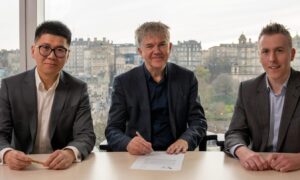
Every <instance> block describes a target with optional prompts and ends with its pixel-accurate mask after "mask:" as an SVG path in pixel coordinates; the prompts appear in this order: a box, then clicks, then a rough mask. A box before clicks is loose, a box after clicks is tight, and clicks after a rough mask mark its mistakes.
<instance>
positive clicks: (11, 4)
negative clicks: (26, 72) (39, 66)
mask: <svg viewBox="0 0 300 180" xmlns="http://www.w3.org/2000/svg"><path fill="white" fill-rule="evenodd" d="M0 17H1V18H0V24H1V28H0V39H1V40H0V80H1V79H3V78H5V77H8V76H11V75H14V74H17V73H19V72H20V64H21V63H20V51H19V0H11V1H3V3H1V6H0Z"/></svg>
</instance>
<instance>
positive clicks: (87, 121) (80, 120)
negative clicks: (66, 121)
mask: <svg viewBox="0 0 300 180" xmlns="http://www.w3.org/2000/svg"><path fill="white" fill-rule="evenodd" d="M95 139H96V136H95V133H94V128H93V121H92V116H91V107H90V103H89V96H88V92H87V85H86V84H84V85H83V87H82V89H81V94H80V100H79V105H78V109H77V111H76V114H75V121H74V124H73V140H72V141H71V142H69V143H68V146H74V147H76V148H77V149H78V150H79V152H80V153H81V156H82V159H84V158H86V157H87V155H88V154H89V153H90V152H91V151H92V150H93V148H94V145H95Z"/></svg>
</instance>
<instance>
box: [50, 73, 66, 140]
mask: <svg viewBox="0 0 300 180" xmlns="http://www.w3.org/2000/svg"><path fill="white" fill-rule="evenodd" d="M68 92H69V85H68V82H67V81H66V80H65V77H64V73H63V71H62V72H61V75H60V79H59V83H58V86H57V87H56V90H55V96H54V100H53V104H52V110H51V115H50V122H49V128H50V131H49V133H50V139H52V137H53V134H54V132H55V129H56V125H57V121H58V120H59V115H60V114H61V113H62V110H63V108H64V104H65V100H66V97H67V96H68Z"/></svg>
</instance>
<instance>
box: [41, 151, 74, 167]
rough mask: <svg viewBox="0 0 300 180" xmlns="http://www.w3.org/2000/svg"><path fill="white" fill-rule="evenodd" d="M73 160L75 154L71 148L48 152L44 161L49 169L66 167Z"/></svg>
mask: <svg viewBox="0 0 300 180" xmlns="http://www.w3.org/2000/svg"><path fill="white" fill-rule="evenodd" d="M74 160H75V154H74V152H73V151H72V150H71V149H64V150H56V151H54V152H53V153H52V154H50V156H49V158H48V159H47V161H46V162H45V166H47V167H49V169H56V170H58V169H67V168H68V167H70V166H71V165H72V163H73V161H74Z"/></svg>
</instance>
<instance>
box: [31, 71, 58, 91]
mask: <svg viewBox="0 0 300 180" xmlns="http://www.w3.org/2000/svg"><path fill="white" fill-rule="evenodd" d="M59 78H60V73H59V74H58V76H57V79H56V80H55V82H54V83H53V84H52V86H51V87H50V88H49V89H48V91H54V90H55V89H56V87H57V85H58V82H59ZM35 85H36V88H37V89H38V90H40V91H46V89H45V85H44V83H43V82H42V80H41V78H40V75H39V73H38V71H37V68H35Z"/></svg>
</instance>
